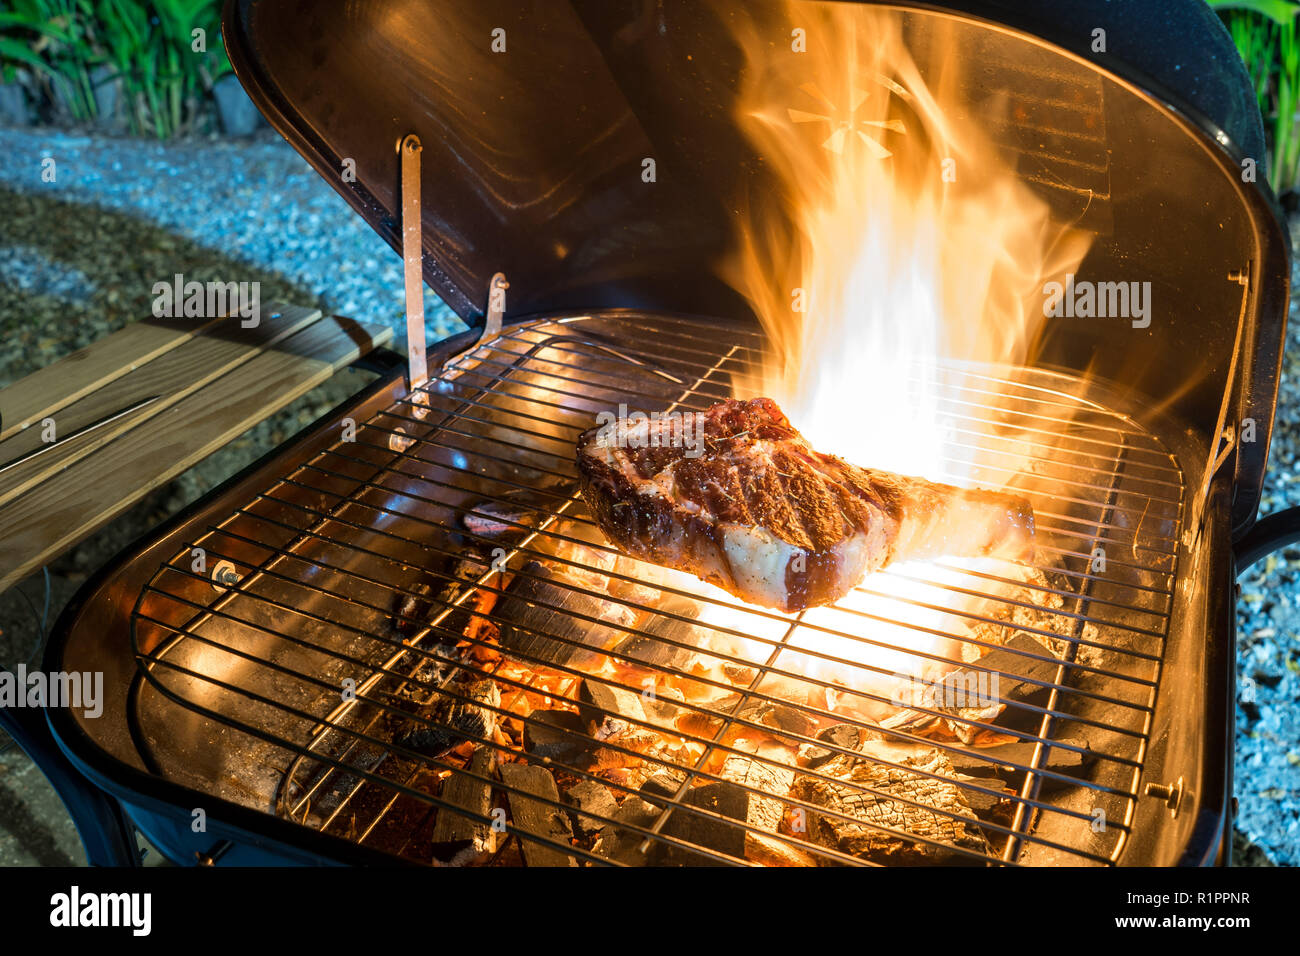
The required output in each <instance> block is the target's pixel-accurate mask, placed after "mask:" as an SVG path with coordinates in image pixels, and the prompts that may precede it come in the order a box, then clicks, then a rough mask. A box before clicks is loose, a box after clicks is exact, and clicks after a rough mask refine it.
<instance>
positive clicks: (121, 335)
mask: <svg viewBox="0 0 1300 956" xmlns="http://www.w3.org/2000/svg"><path fill="white" fill-rule="evenodd" d="M392 334H393V333H392V330H391V329H389V328H379V327H375V326H370V325H363V324H362V323H359V322H354V321H352V320H351V319H343V318H338V317H335V316H322V315H321V313H320V312H319V311H317V310H315V309H304V308H298V307H294V306H284V305H268V306H264V307H263V309H262V315H261V321H260V323H259V324H258V325H257V326H256V327H255V328H251V329H246V328H243V327H242V325H241V323H240V320H239V318H238V317H237V316H230V317H227V318H220V319H190V320H156V319H146V320H143V321H140V322H136V323H133V324H132V325H129V326H127V327H126V328H124V329H121V330H120V331H118V332H115V333H114V334H112V335H109V336H107V337H106V338H104V339H102V340H100V341H99V342H96V343H95V344H93V345H91V346H89V347H87V348H84V349H81V350H80V351H78V352H74V353H72V354H71V355H69V356H67V357H66V358H63V359H60V360H59V361H57V362H55V363H54V364H53V365H50V366H49V367H47V368H44V369H41V370H40V371H38V372H35V373H34V374H32V375H29V376H28V377H27V378H25V379H23V380H21V381H19V382H15V383H14V384H13V385H10V386H8V387H7V388H4V389H0V591H4V590H5V589H6V588H8V587H10V586H11V585H13V584H15V583H17V582H18V581H21V580H22V579H23V578H24V577H26V576H27V575H28V574H30V573H31V572H32V571H34V570H36V569H38V568H40V567H41V566H42V565H45V564H47V563H49V562H50V561H51V560H53V559H54V558H55V557H57V556H58V555H60V554H62V553H63V552H64V551H66V550H68V549H69V548H71V547H72V546H74V545H75V544H77V542H79V541H81V540H82V539H83V538H86V537H87V536H89V535H91V534H93V533H94V532H95V531H97V530H98V529H100V528H101V527H103V526H104V525H105V524H107V523H108V522H109V521H111V520H112V519H113V518H114V517H116V516H117V515H119V514H121V513H122V512H123V511H125V510H126V509H127V508H129V507H130V506H131V505H133V504H135V503H136V502H137V501H139V500H140V499H141V498H142V497H144V495H145V494H147V493H148V492H149V491H151V490H153V489H154V488H157V487H159V486H160V485H162V484H164V483H166V482H168V481H170V480H171V479H172V478H175V477H176V476H177V475H178V474H180V473H181V472H183V471H185V470H186V469H187V468H189V467H191V466H192V465H194V464H195V463H197V462H198V461H200V460H202V459H203V458H205V457H206V456H207V455H209V454H211V453H212V452H214V451H216V450H217V449H218V448H220V447H222V446H223V445H225V444H226V443H227V442H229V441H231V440H232V439H234V438H236V437H238V436H239V435H240V434H242V433H243V432H245V431H247V430H248V429H249V428H251V427H252V426H253V425H255V424H257V423H258V422H259V421H261V420H262V419H264V418H266V417H268V416H269V415H271V414H273V413H274V412H276V411H278V410H279V409H281V408H283V407H284V406H285V405H287V404H289V403H290V402H291V401H293V400H294V399H295V398H298V397H299V396H300V395H302V394H304V393H305V392H307V391H309V390H310V389H312V388H314V387H316V386H317V385H320V384H321V383H322V382H324V381H325V380H327V379H328V378H329V377H330V376H331V375H333V374H334V373H335V372H336V371H338V370H339V369H340V368H342V367H343V366H345V365H349V364H352V363H353V362H355V361H357V360H358V359H360V358H362V357H363V356H365V355H367V354H369V353H370V352H372V351H373V350H375V349H377V348H379V347H380V346H382V345H385V344H387V343H388V342H389V341H390V340H391V338H392ZM51 437H53V439H54V440H53V442H51V441H50V438H51ZM13 462H17V464H11V465H10V466H9V467H6V465H7V464H9V463H13Z"/></svg>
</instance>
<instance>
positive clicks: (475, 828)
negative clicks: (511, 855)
mask: <svg viewBox="0 0 1300 956" xmlns="http://www.w3.org/2000/svg"><path fill="white" fill-rule="evenodd" d="M496 757H497V755H496V751H495V750H493V749H492V748H491V747H475V748H474V753H473V755H472V756H471V757H470V759H469V763H468V764H466V766H465V769H466V770H468V771H469V772H470V773H473V774H475V775H476V777H483V778H487V779H476V777H470V776H467V775H466V774H463V773H453V774H452V775H451V776H450V777H448V778H447V781H446V782H445V783H444V784H443V785H442V793H441V797H442V799H443V800H445V801H447V803H449V804H451V805H452V806H453V807H459V808H460V809H462V810H465V811H467V812H469V813H476V814H478V815H479V816H482V817H486V816H489V815H490V814H491V813H492V777H493V776H494V775H495V774H496V764H497V759H496ZM499 836H500V834H499V833H498V832H497V831H496V830H494V829H492V824H491V823H485V822H484V821H482V820H474V819H471V818H469V817H465V816H462V815H461V814H459V813H457V812H456V811H455V810H454V809H448V808H447V807H440V808H439V809H438V819H437V821H436V822H435V823H434V827H433V842H434V843H435V844H447V845H450V844H460V843H463V844H464V847H463V849H461V851H460V852H458V853H457V854H456V855H455V856H454V857H453V858H452V860H451V862H453V863H455V864H457V865H460V866H465V865H468V864H470V863H476V862H478V861H480V860H482V859H483V858H484V857H488V856H491V855H492V854H493V853H495V852H496V849H497V843H498V838H499Z"/></svg>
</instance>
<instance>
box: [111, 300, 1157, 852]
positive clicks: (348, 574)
mask: <svg viewBox="0 0 1300 956" xmlns="http://www.w3.org/2000/svg"><path fill="white" fill-rule="evenodd" d="M760 345H761V342H760V340H759V339H758V338H757V337H756V336H755V335H754V334H753V333H751V332H748V331H743V330H737V329H734V328H732V327H729V326H716V327H715V326H706V325H703V324H701V323H699V322H686V321H681V320H675V319H668V318H663V317H651V316H646V315H640V314H622V315H617V316H578V317H572V318H567V319H559V320H544V321H537V322H531V323H527V324H522V325H517V326H513V327H510V328H507V329H506V330H505V331H504V332H503V333H502V335H501V336H500V337H499V338H498V339H497V340H495V341H493V342H491V343H489V344H487V345H484V346H481V347H479V348H478V349H476V350H475V351H474V352H473V353H472V354H470V355H467V356H462V357H461V358H459V359H458V360H457V361H455V362H454V363H453V367H452V369H451V370H450V372H449V373H447V374H446V375H445V376H444V377H443V378H442V379H441V380H435V381H433V382H431V383H430V386H429V389H428V391H427V392H421V393H417V394H416V395H414V396H408V397H407V398H405V399H403V400H400V401H398V402H397V403H395V404H394V405H392V406H391V407H389V408H387V409H386V410H384V411H382V412H381V413H379V414H377V415H375V416H374V417H373V418H371V419H370V420H368V421H365V422H356V423H352V422H349V421H347V420H344V421H342V422H341V423H340V436H339V441H337V442H336V443H335V444H333V445H332V446H330V447H329V448H327V449H325V450H323V451H321V452H320V453H319V454H316V455H315V456H314V457H312V458H310V459H309V460H306V461H303V462H302V463H301V464H300V465H298V466H296V467H292V470H290V471H289V473H288V474H286V475H285V476H284V477H283V479H282V480H280V481H278V482H276V483H275V484H274V485H273V486H271V487H268V488H267V489H266V490H265V491H264V492H263V493H262V494H260V495H258V496H257V497H255V498H254V499H253V500H251V501H248V502H247V503H246V504H244V505H243V506H242V507H240V508H238V509H237V510H236V511H235V512H234V513H232V514H230V515H229V517H228V518H226V519H225V520H224V521H222V522H220V523H219V524H213V525H211V526H209V527H208V529H207V531H206V533H205V534H204V535H202V537H200V538H198V539H197V540H194V541H191V542H188V543H187V546H186V548H185V549H184V550H183V551H179V552H178V553H177V554H176V555H175V556H174V558H173V559H172V560H171V561H170V562H168V563H167V564H166V565H164V566H163V567H161V568H160V569H159V570H158V572H157V574H155V575H154V577H153V578H152V580H151V581H150V584H149V585H148V587H147V588H146V589H145V590H144V591H143V593H142V594H141V595H140V598H139V600H138V601H137V603H136V606H135V609H134V611H133V615H132V636H133V641H134V647H135V652H136V656H137V659H138V661H139V663H140V666H141V669H142V673H143V674H144V676H145V678H146V680H147V684H148V685H149V686H150V687H151V688H152V689H155V690H157V691H158V692H160V693H162V694H163V695H164V696H165V697H167V698H168V699H170V700H171V701H173V702H175V703H177V704H179V705H181V706H182V707H184V708H186V709H187V710H188V711H191V712H194V713H197V714H200V715H203V716H205V717H208V718H211V719H212V720H214V721H216V722H217V723H218V724H220V725H224V726H225V727H228V728H234V729H235V730H238V731H240V732H242V733H243V734H246V735H249V736H251V738H254V739H256V740H258V741H262V742H265V743H266V744H268V745H270V746H269V747H268V748H267V752H268V753H270V754H272V755H275V756H274V759H272V758H267V760H266V764H267V765H266V766H265V767H263V768H259V771H258V772H259V773H262V774H263V775H264V776H265V777H266V778H267V779H273V780H274V781H275V791H276V795H275V799H274V806H273V807H270V806H266V807H264V808H265V809H268V810H272V809H273V810H274V812H276V813H278V814H279V815H281V816H284V817H287V818H289V819H292V820H294V821H297V822H300V823H302V824H303V825H305V826H309V827H313V828H316V829H319V830H321V831H323V832H327V833H331V834H334V835H337V836H341V837H343V838H345V839H348V840H352V841H356V842H359V843H362V844H364V845H367V846H372V847H375V848H378V849H381V850H384V851H386V852H390V853H393V854H397V855H401V856H405V857H409V858H412V859H416V860H420V861H423V862H430V861H433V860H435V859H443V860H445V859H447V858H449V857H450V856H453V855H455V854H459V856H457V859H459V860H466V859H475V860H476V861H477V862H497V863H509V862H521V861H523V862H528V863H531V864H536V863H538V862H542V861H543V860H544V861H546V862H553V863H569V864H572V863H586V862H591V863H616V864H619V863H622V864H628V863H637V862H643V861H649V862H670V863H672V862H688V863H696V862H699V863H704V862H723V863H746V862H764V863H797V862H819V863H848V864H872V863H889V862H945V863H961V862H967V863H976V864H978V863H984V862H1004V863H1010V864H1035V863H1058V862H1066V863H1095V864H1107V863H1113V862H1115V861H1116V860H1118V859H1119V857H1120V855H1121V853H1122V851H1123V848H1124V845H1125V841H1126V839H1127V837H1128V835H1129V832H1130V826H1131V822H1132V818H1133V810H1134V805H1135V795H1136V792H1137V786H1138V780H1139V777H1140V774H1141V770H1142V762H1143V758H1144V754H1145V750H1146V745H1147V733H1148V730H1149V725H1150V718H1151V714H1152V709H1153V706H1154V701H1155V694H1156V690H1157V685H1158V681H1159V675H1160V667H1161V659H1162V655H1163V649H1164V642H1165V635H1166V627H1167V623H1168V616H1169V611H1170V604H1171V595H1172V593H1173V585H1174V581H1175V575H1176V571H1177V568H1176V550H1177V546H1176V542H1177V540H1178V534H1179V524H1180V521H1181V519H1182V502H1183V489H1182V475H1181V472H1180V471H1179V469H1178V467H1177V465H1176V463H1175V461H1174V460H1173V458H1172V456H1171V455H1170V454H1169V453H1168V451H1167V450H1166V449H1164V448H1163V447H1162V445H1161V444H1160V442H1159V441H1158V440H1157V439H1156V438H1155V437H1154V436H1152V435H1150V434H1148V433H1147V432H1145V431H1144V430H1143V429H1142V428H1140V427H1139V426H1138V425H1137V424H1136V423H1135V422H1134V421H1132V420H1131V419H1130V418H1128V417H1125V416H1124V415H1121V414H1119V413H1117V412H1114V411H1111V410H1108V409H1107V408H1105V407H1102V406H1101V405H1099V404H1097V403H1095V402H1093V401H1090V400H1089V399H1088V398H1086V397H1080V396H1081V395H1083V394H1084V390H1083V387H1082V386H1081V385H1080V384H1079V383H1077V382H1074V381H1072V380H1068V379H1066V378H1065V377H1063V376H1057V375H1052V374H1048V373H1043V372H1033V371H1027V370H1018V371H1014V372H998V371H994V370H987V369H970V368H962V369H953V370H948V371H946V372H945V373H944V375H943V383H942V391H941V407H942V410H943V413H944V416H945V418H946V419H947V424H948V431H949V434H950V436H951V441H950V442H949V445H950V447H951V448H952V450H953V451H952V454H953V456H954V459H953V461H952V465H953V470H954V475H957V474H965V475H968V476H969V478H968V480H969V481H971V482H974V483H978V484H981V485H985V486H989V487H1000V486H1002V485H1010V486H1011V487H1012V488H1014V489H1016V490H1017V491H1018V492H1019V493H1022V494H1024V495H1025V496H1026V497H1028V498H1029V499H1030V500H1031V502H1032V504H1033V506H1034V508H1035V512H1036V515H1037V518H1038V532H1037V551H1036V557H1035V561H1036V565H1034V566H1027V565H1019V564H1012V563H1009V562H1000V561H995V560H992V559H982V560H979V561H962V560H956V559H951V560H949V559H945V560H941V561H936V562H933V563H928V564H906V565H901V566H896V567H891V568H889V569H886V570H885V571H882V572H879V573H877V574H876V575H873V576H871V577H869V578H868V579H866V580H865V581H864V582H863V583H862V584H861V586H860V587H859V588H858V589H857V590H856V591H855V592H854V593H853V594H852V595H850V596H849V597H848V598H846V599H845V600H844V601H842V602H840V603H839V604H838V605H836V606H835V607H831V608H816V609H811V610H809V611H806V612H802V613H800V614H797V615H787V614H780V613H777V612H771V611H766V610H762V609H757V608H752V607H748V606H744V605H741V604H739V603H738V602H737V601H736V600H735V599H734V598H731V597H730V596H728V595H726V594H725V593H723V592H721V591H717V590H713V589H708V588H706V587H703V586H701V585H698V584H695V583H693V582H694V579H689V578H686V577H685V576H682V575H675V574H673V573H668V572H663V571H662V570H661V569H655V568H651V567H649V566H646V565H642V564H640V563H638V562H635V561H632V560H631V559H628V558H626V557H623V556H621V555H619V554H618V553H617V552H616V551H614V550H613V549H611V548H610V547H608V546H607V545H606V544H604V540H603V538H602V537H601V536H600V534H599V532H598V531H597V530H596V529H595V527H594V525H593V523H592V522H591V520H590V519H589V517H588V516H587V514H586V512H585V509H584V508H583V506H582V503H581V499H580V498H579V497H578V496H577V493H576V488H575V483H574V469H573V463H572V462H573V442H574V439H575V438H576V436H577V434H578V432H579V431H580V430H581V429H584V428H586V427H589V426H590V425H591V423H592V421H593V418H594V416H595V415H596V413H597V412H599V411H602V410H606V409H611V408H615V407H617V406H618V405H619V404H620V403H626V404H627V405H628V406H629V407H632V408H641V409H646V410H652V409H667V408H677V409H681V410H699V409H703V408H705V407H707V406H709V405H710V404H712V403H713V402H715V401H717V400H720V399H723V398H726V397H729V396H730V394H731V388H732V382H733V381H734V380H735V376H736V375H738V374H740V373H743V372H744V371H745V370H746V369H748V368H751V367H752V366H753V364H754V363H755V361H756V360H757V357H758V354H759V348H760ZM795 424H796V425H797V424H798V423H797V422H796V423H795ZM927 477H933V478H937V479H943V478H945V477H950V476H945V475H932V476H927ZM958 483H961V482H958ZM993 655H996V656H993ZM981 662H983V663H981ZM945 672H950V673H949V679H948V682H946V683H944V682H940V683H937V684H936V683H935V682H934V678H936V677H938V676H942V675H943V674H944V673H945ZM908 673H915V674H916V675H917V676H916V677H915V678H913V679H908V678H906V677H900V676H899V675H900V674H908ZM953 675H955V676H956V677H957V678H958V681H957V683H956V684H954V683H952V677H953ZM981 675H983V677H982V678H981ZM922 677H923V678H925V680H922V679H921V678H922ZM981 679H982V680H983V683H980V681H981ZM483 680H490V681H492V683H493V685H494V686H495V688H496V691H497V694H498V695H499V699H495V698H491V697H489V698H487V699H486V702H485V701H484V697H483V694H482V693H481V691H482V688H483V685H481V684H477V688H478V689H477V690H476V689H475V688H476V682H478V681H483ZM584 681H585V682H588V683H587V684H586V686H587V687H588V688H594V692H593V691H588V692H587V693H586V696H585V697H584V696H583V687H584ZM961 682H965V686H978V687H979V688H981V693H982V694H983V696H980V697H979V699H978V700H977V701H975V704H977V706H965V707H962V706H960V704H962V703H966V704H968V705H969V704H971V701H969V700H967V701H958V703H957V704H954V703H953V700H952V699H951V698H950V697H947V696H943V695H942V694H941V695H940V696H937V697H936V696H934V694H935V688H936V687H938V688H939V689H940V690H942V689H943V688H947V687H955V686H958V685H960V684H961ZM611 688H612V689H613V691H612V692H611V691H610V689H611ZM990 689H991V694H990V693H987V691H989V690H990ZM620 690H621V691H626V692H627V693H623V694H619V693H617V692H618V691H620ZM601 691H603V694H602V693H598V692H601ZM611 693H612V696H611ZM633 699H635V700H636V701H637V703H635V704H633V703H632V700H633ZM611 702H612V703H611ZM456 705H460V706H459V709H457V706H456ZM579 710H580V711H581V713H580V715H577V716H569V717H565V716H564V715H565V714H569V715H574V714H575V712H577V711H579ZM453 719H454V720H457V721H459V724H458V727H459V729H458V730H457V731H456V733H455V735H454V737H453V738H452V739H450V740H449V741H448V743H451V744H457V746H455V747H454V748H453V749H450V750H448V749H447V748H446V745H445V744H444V745H442V746H436V743H437V741H438V740H441V739H443V738H445V737H446V736H447V735H446V734H445V733H444V732H443V731H442V730H441V729H440V728H445V727H446V726H448V721H450V720H453ZM584 722H585V723H584ZM597 725H599V728H600V730H599V731H597V732H596V733H595V734H594V735H593V730H592V728H593V727H594V726H597ZM832 727H838V730H835V731H833V732H829V731H828V729H829V728H832ZM224 740H225V738H224V737H217V739H216V740H215V741H214V744H215V745H216V746H223V745H229V744H228V741H226V742H225V743H223V741H224ZM462 741H464V742H462ZM474 754H477V755H478V759H477V760H475V759H474V757H473V755H474ZM231 759H232V760H233V759H237V758H236V757H233V756H232V758H231ZM501 764H508V765H510V766H511V767H512V768H515V767H518V766H522V765H533V766H539V767H543V768H545V769H546V771H547V774H538V773H535V772H531V773H522V774H521V773H518V772H515V771H514V770H511V771H509V772H502V770H501V769H500V765H501ZM548 781H554V786H552V785H550V784H549V783H548ZM591 782H596V783H598V784H599V785H600V786H602V787H605V788H607V790H608V792H609V793H610V794H612V795H613V796H614V798H615V802H614V803H608V802H607V803H603V804H601V805H600V806H595V805H584V807H583V809H584V813H583V815H582V816H581V817H580V818H577V817H574V816H573V815H572V813H570V812H569V811H571V810H572V804H573V801H574V800H575V795H576V793H577V792H579V791H575V788H576V787H579V786H580V785H582V784H584V783H587V784H590V783H591ZM585 792H586V793H587V794H589V795H590V794H591V793H593V792H595V793H599V791H595V790H594V788H591V787H590V786H588V787H587V788H586V790H585ZM232 798H234V799H239V798H240V796H239V795H235V796H234V797H232ZM616 804H617V809H615V805H616ZM602 807H603V809H602ZM539 810H540V811H542V812H540V813H539V812H538V811H539ZM553 811H554V812H553ZM561 811H563V812H561ZM458 820H459V821H462V822H469V821H473V822H477V823H479V824H481V825H482V826H481V827H480V828H479V829H478V830H477V831H475V830H473V829H472V828H471V829H470V830H469V831H468V832H469V833H470V836H466V833H467V831H466V828H465V827H463V826H462V827H460V828H456V827H451V826H448V825H447V824H448V823H449V822H454V821H458ZM538 821H541V822H538ZM1102 822H1104V826H1101V825H1099V824H1100V823H1102ZM440 824H441V825H440ZM575 825H576V826H577V827H578V830H577V834H578V835H577V836H576V837H573V838H571V837H570V831H571V828H572V827H573V826H575ZM503 826H504V832H501V828H502V827H503ZM449 833H450V834H454V835H455V842H454V845H453V842H452V841H451V840H450V839H449V837H448V834H449ZM474 834H477V836H475V835H474ZM480 837H481V839H480ZM597 839H598V840H599V842H596V841H597ZM546 853H549V854H550V856H549V857H548V856H545V854H546Z"/></svg>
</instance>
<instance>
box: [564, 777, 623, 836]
mask: <svg viewBox="0 0 1300 956" xmlns="http://www.w3.org/2000/svg"><path fill="white" fill-rule="evenodd" d="M564 802H565V803H567V804H570V805H571V806H573V807H574V812H572V813H570V814H569V819H570V820H571V821H572V822H573V829H574V831H575V832H577V833H578V834H579V835H580V836H584V837H589V836H592V835H594V834H595V833H597V832H599V831H600V830H601V829H602V828H603V827H605V826H606V825H607V823H608V821H609V820H610V819H612V818H613V816H614V814H616V813H617V812H618V801H616V800H615V799H614V794H612V793H611V792H610V790H609V787H607V786H605V785H604V784H601V783H597V782H596V781H595V780H583V781H582V782H581V783H578V784H575V785H574V786H572V787H570V788H569V792H568V793H566V794H565V795H564ZM592 814H594V816H592Z"/></svg>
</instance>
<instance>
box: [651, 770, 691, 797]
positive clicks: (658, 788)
mask: <svg viewBox="0 0 1300 956" xmlns="http://www.w3.org/2000/svg"><path fill="white" fill-rule="evenodd" d="M685 779H686V774H685V772H684V771H681V770H673V769H671V768H669V767H661V768H659V769H658V770H656V771H655V772H654V773H653V774H652V775H651V776H650V778H649V779H648V780H646V782H645V783H643V784H641V795H642V796H643V797H644V798H645V799H646V800H647V801H648V802H650V803H653V804H655V806H662V805H663V801H664V800H665V799H671V798H672V797H673V795H674V794H676V793H677V789H678V788H679V787H680V786H681V785H682V782H683V781H684V780H685Z"/></svg>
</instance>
